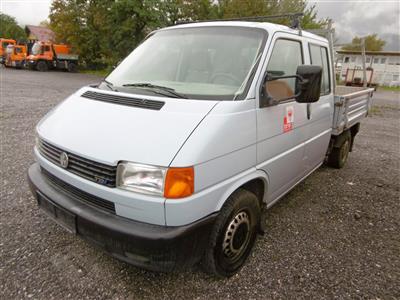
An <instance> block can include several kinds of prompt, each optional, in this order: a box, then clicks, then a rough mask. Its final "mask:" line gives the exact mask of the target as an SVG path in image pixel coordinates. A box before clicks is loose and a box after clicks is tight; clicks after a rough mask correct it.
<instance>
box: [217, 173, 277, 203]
mask: <svg viewBox="0 0 400 300" xmlns="http://www.w3.org/2000/svg"><path fill="white" fill-rule="evenodd" d="M268 184H269V179H268V176H267V174H266V173H265V172H263V171H261V170H255V171H254V172H252V173H251V174H248V175H246V176H244V177H241V178H240V179H238V180H236V181H234V182H233V183H232V184H231V185H230V186H229V188H228V189H226V191H225V193H224V194H223V195H222V197H221V199H220V200H219V202H218V205H217V209H218V210H220V209H221V207H222V206H223V205H224V204H225V202H226V201H227V200H228V198H229V196H230V195H232V194H233V193H234V192H235V191H237V190H238V189H240V188H242V189H245V190H247V191H249V192H252V193H254V194H255V195H256V196H257V199H258V200H259V203H260V206H261V207H262V206H264V205H266V203H267V198H268V197H267V194H268V193H267V192H268Z"/></svg>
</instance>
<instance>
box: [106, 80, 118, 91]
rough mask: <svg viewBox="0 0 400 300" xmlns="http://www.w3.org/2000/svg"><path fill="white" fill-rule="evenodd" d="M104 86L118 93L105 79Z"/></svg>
mask: <svg viewBox="0 0 400 300" xmlns="http://www.w3.org/2000/svg"><path fill="white" fill-rule="evenodd" d="M103 82H104V84H105V85H106V87H108V88H109V89H110V90H112V91H114V92H118V91H117V90H116V89H115V88H114V85H113V84H112V83H111V82H109V81H108V80H105V79H103Z"/></svg>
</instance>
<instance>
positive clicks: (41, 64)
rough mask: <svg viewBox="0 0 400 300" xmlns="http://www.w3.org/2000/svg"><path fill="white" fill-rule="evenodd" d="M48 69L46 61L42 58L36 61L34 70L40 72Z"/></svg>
mask: <svg viewBox="0 0 400 300" xmlns="http://www.w3.org/2000/svg"><path fill="white" fill-rule="evenodd" d="M48 69H49V66H48V65H47V63H46V62H45V61H43V60H41V61H38V63H37V65H36V70H38V71H40V72H46V71H47V70H48Z"/></svg>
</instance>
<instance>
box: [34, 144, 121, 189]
mask: <svg viewBox="0 0 400 300" xmlns="http://www.w3.org/2000/svg"><path fill="white" fill-rule="evenodd" d="M38 150H39V152H40V154H41V155H42V156H43V157H45V158H46V159H47V160H49V161H51V162H52V163H54V164H56V165H57V166H59V167H62V168H64V169H65V170H67V171H69V172H71V173H74V174H75V175H78V176H80V177H83V178H86V179H88V180H90V181H93V182H96V183H98V184H101V185H105V186H108V187H115V179H116V173H117V167H116V166H109V165H105V164H102V163H99V162H96V161H93V160H89V159H86V158H83V157H80V156H78V155H75V154H72V153H70V152H67V151H64V150H62V149H60V148H58V147H56V146H53V145H51V144H49V143H47V142H45V141H43V140H40V141H39V144H38ZM62 154H64V155H66V156H67V157H68V162H67V163H66V165H64V166H62V165H61V155H62Z"/></svg>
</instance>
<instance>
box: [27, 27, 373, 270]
mask: <svg viewBox="0 0 400 300" xmlns="http://www.w3.org/2000/svg"><path fill="white" fill-rule="evenodd" d="M329 49H330V47H329V43H328V41H327V40H326V39H324V38H322V37H320V36H317V35H314V34H311V33H308V32H305V31H301V30H299V29H296V28H294V29H292V28H289V27H286V26H281V25H275V24H270V23H262V22H243V21H218V22H201V23H192V24H184V25H178V26H173V27H169V28H165V29H161V30H157V31H155V32H153V33H152V34H150V35H149V36H148V37H147V39H146V40H145V41H144V42H143V43H142V44H141V45H140V46H139V47H137V48H136V49H135V50H134V51H133V52H132V53H131V54H130V55H129V56H128V57H127V58H126V59H125V60H124V61H123V62H122V63H121V64H120V65H119V66H118V67H117V68H116V69H115V70H114V71H113V72H112V73H111V74H110V75H109V76H108V77H107V78H106V79H105V80H104V81H103V82H102V83H100V84H99V85H94V86H89V87H84V88H82V89H80V90H78V91H77V92H75V93H74V94H73V95H71V96H70V97H68V98H67V99H66V100H65V101H63V102H62V103H61V104H60V105H58V106H57V107H55V108H54V109H53V110H52V111H51V112H49V113H48V114H47V115H46V116H45V117H44V118H43V120H42V121H41V122H40V123H39V124H38V126H37V144H36V147H35V149H34V152H35V157H36V160H37V162H36V163H35V164H33V165H32V166H31V167H30V169H29V179H30V183H31V188H32V191H33V194H34V195H35V197H36V199H37V202H38V205H39V206H40V208H42V209H43V210H44V211H45V212H46V213H47V214H48V215H49V216H50V217H51V218H52V219H54V221H56V222H57V223H59V224H61V225H62V226H64V227H65V228H66V229H67V230H69V231H70V232H73V233H75V234H77V235H79V236H81V237H82V238H84V239H86V240H88V241H90V242H92V243H94V244H96V245H98V246H100V247H102V248H103V249H105V250H106V251H107V252H109V253H110V254H111V255H113V256H114V257H116V258H118V259H121V260H124V261H126V262H129V263H132V264H134V265H136V266H140V267H143V268H147V269H151V270H158V271H171V270H175V269H179V268H182V267H185V266H188V265H192V264H194V263H196V262H199V261H200V260H201V262H202V265H203V267H204V269H205V270H206V271H209V272H211V273H214V274H216V275H218V276H231V275H233V274H235V273H236V272H237V271H238V270H239V269H240V267H241V266H242V265H243V264H244V262H245V260H246V258H247V257H248V255H249V253H250V251H251V249H252V247H253V244H254V241H255V239H256V237H257V234H258V233H263V232H264V231H265V211H266V209H267V208H269V207H270V206H271V205H273V204H274V203H275V202H276V201H278V200H279V199H280V198H281V197H282V196H283V195H285V194H286V193H287V192H288V191H290V190H291V189H292V188H293V187H294V186H295V185H296V184H298V183H299V182H300V181H302V180H303V179H304V178H306V177H307V176H308V175H309V174H310V173H312V172H313V171H314V170H316V169H317V168H318V167H319V166H320V165H321V164H322V163H323V162H324V161H325V160H327V161H328V162H329V164H330V165H332V166H335V167H342V166H343V165H344V163H345V162H346V159H347V157H348V153H349V151H351V149H352V146H353V141H354V137H355V135H356V134H357V132H358V130H359V123H360V120H361V119H362V118H363V117H365V116H366V115H367V113H368V108H369V106H370V98H371V95H372V91H373V90H372V89H363V88H351V87H350V88H346V87H341V88H340V89H337V92H338V94H336V95H335V94H334V92H335V82H334V78H335V77H334V74H333V72H332V70H333V68H332V64H331V59H332V58H331V53H330V50H329Z"/></svg>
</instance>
